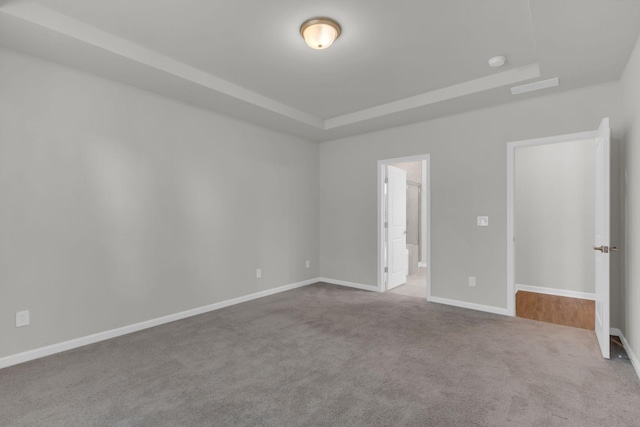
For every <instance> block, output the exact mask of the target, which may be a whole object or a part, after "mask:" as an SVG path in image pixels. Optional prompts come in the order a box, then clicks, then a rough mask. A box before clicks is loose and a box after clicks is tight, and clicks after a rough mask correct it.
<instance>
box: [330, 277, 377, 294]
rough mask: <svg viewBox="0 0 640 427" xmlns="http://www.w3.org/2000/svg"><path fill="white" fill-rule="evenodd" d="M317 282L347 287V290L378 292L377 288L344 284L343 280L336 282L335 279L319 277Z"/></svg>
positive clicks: (358, 284) (349, 283)
mask: <svg viewBox="0 0 640 427" xmlns="http://www.w3.org/2000/svg"><path fill="white" fill-rule="evenodd" d="M318 282H325V283H331V284H332V285H340V286H347V287H349V288H356V289H362V290H363V291H371V292H378V287H377V286H372V285H363V284H361V283H354V282H345V281H344V280H336V279H328V278H326V277H319V278H318Z"/></svg>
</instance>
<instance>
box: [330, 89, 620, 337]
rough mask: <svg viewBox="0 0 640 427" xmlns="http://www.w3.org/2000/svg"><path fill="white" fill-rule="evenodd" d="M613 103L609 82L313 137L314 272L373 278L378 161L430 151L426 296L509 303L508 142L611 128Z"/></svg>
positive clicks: (616, 97)
mask: <svg viewBox="0 0 640 427" xmlns="http://www.w3.org/2000/svg"><path fill="white" fill-rule="evenodd" d="M620 100H621V92H620V86H619V84H618V83H610V84H604V85H598V86H592V87H588V88H585V89H580V90H574V91H568V92H564V93H560V94H553V95H548V96H541V97H537V98H531V99H525V100H523V101H519V102H515V103H511V104H508V105H503V106H498V107H494V108H487V109H481V110H477V111H474V112H470V113H465V114H460V115H455V116H449V117H445V118H441V119H436V120H431V121H427V122H421V123H417V124H413V125H409V126H403V127H398V128H393V129H387V130H384V131H379V132H374V133H370V134H365V135H359V136H354V137H350V138H345V139H341V140H335V141H330V142H325V143H322V144H320V274H321V275H322V276H323V277H328V278H334V279H340V280H345V281H350V282H356V283H361V284H367V285H375V284H376V280H377V275H376V272H377V268H376V263H377V256H376V247H377V246H376V188H377V187H376V179H377V178H376V177H377V171H376V168H377V161H378V160H380V159H390V158H395V157H403V156H411V155H418V154H424V153H430V154H431V176H430V186H431V233H432V235H431V252H432V255H431V263H432V293H433V295H434V296H437V297H441V298H450V299H455V300H460V301H467V302H472V303H477V304H483V305H488V306H494V307H501V308H506V306H507V293H506V193H507V190H506V175H507V172H506V165H507V160H506V144H507V143H508V142H510V141H517V140H522V139H529V138H536V137H543V136H551V135H560V134H565V133H573V132H582V131H587V130H593V129H596V128H597V127H598V125H599V124H600V121H601V119H602V118H603V117H611V119H612V126H613V128H614V129H616V128H617V127H619V119H620V115H621V105H620ZM338 172H339V173H338ZM345 182H349V185H344V183H345ZM478 215H488V216H489V222H490V226H489V227H477V226H476V216H478ZM471 275H473V276H476V277H477V286H476V287H469V286H468V276H471ZM613 286H614V287H615V286H618V285H617V284H614V285H613ZM617 304H618V303H617V302H613V303H612V311H613V312H614V313H613V318H612V324H614V325H615V324H616V320H615V316H617V313H618V312H619V309H618V308H617V307H618V305H617Z"/></svg>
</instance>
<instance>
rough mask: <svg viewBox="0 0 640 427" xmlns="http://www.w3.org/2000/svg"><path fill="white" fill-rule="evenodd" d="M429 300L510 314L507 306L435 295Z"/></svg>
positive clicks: (504, 314) (488, 311) (505, 314)
mask: <svg viewBox="0 0 640 427" xmlns="http://www.w3.org/2000/svg"><path fill="white" fill-rule="evenodd" d="M427 300H428V301H429V302H436V303H438V304H445V305H452V306H454V307H462V308H468V309H471V310H478V311H486V312H487V313H493V314H501V315H503V316H508V315H509V312H508V311H507V309H506V308H500V307H493V306H490V305H482V304H475V303H473V302H466V301H458V300H455V299H448V298H440V297H433V296H432V297H429V298H428V299H427Z"/></svg>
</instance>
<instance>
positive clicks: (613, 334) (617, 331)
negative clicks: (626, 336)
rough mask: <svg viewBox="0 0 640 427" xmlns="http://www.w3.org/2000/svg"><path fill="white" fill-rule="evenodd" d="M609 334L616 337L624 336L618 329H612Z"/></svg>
mask: <svg viewBox="0 0 640 427" xmlns="http://www.w3.org/2000/svg"><path fill="white" fill-rule="evenodd" d="M609 334H610V335H612V336H614V337H621V336H622V331H621V330H620V329H618V328H610V329H609Z"/></svg>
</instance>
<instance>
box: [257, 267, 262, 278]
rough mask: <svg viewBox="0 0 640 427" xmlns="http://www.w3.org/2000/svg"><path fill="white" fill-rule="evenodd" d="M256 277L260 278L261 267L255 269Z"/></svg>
mask: <svg viewBox="0 0 640 427" xmlns="http://www.w3.org/2000/svg"><path fill="white" fill-rule="evenodd" d="M256 279H262V269H261V268H258V269H256Z"/></svg>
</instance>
